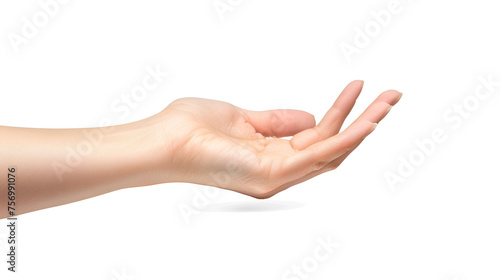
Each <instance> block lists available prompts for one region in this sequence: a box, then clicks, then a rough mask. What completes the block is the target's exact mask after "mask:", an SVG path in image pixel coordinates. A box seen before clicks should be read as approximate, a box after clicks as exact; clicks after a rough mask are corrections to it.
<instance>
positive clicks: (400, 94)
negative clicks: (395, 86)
mask: <svg viewBox="0 0 500 280" xmlns="http://www.w3.org/2000/svg"><path fill="white" fill-rule="evenodd" d="M398 92H399V98H398V100H397V101H399V99H401V97H403V93H402V92H400V91H398ZM397 101H396V102H397Z"/></svg>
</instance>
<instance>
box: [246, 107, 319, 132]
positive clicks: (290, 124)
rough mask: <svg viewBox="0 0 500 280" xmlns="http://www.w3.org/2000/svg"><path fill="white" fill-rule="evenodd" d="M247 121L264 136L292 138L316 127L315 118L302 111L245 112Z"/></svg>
mask: <svg viewBox="0 0 500 280" xmlns="http://www.w3.org/2000/svg"><path fill="white" fill-rule="evenodd" d="M244 111H245V115H246V118H247V121H248V122H249V123H250V124H251V125H252V126H253V127H254V128H255V130H256V131H257V132H258V133H260V134H262V135H264V136H276V137H284V136H292V135H294V134H296V133H299V132H301V131H303V130H305V129H308V128H312V127H314V126H315V125H316V120H315V119H314V116H313V115H311V114H309V113H307V112H304V111H300V110H290V109H278V110H269V111H248V110H244Z"/></svg>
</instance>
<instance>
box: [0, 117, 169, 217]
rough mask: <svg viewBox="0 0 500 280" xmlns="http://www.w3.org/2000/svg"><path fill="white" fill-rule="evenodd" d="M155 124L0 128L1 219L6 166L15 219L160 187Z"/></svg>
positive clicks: (145, 122)
mask: <svg viewBox="0 0 500 280" xmlns="http://www.w3.org/2000/svg"><path fill="white" fill-rule="evenodd" d="M154 126H155V124H154V123H152V122H150V121H148V120H143V121H140V122H136V123H131V124H127V125H121V126H112V127H106V128H86V129H32V128H16V127H0V135H1V136H2V137H1V138H2V141H1V146H0V154H1V157H0V178H1V179H0V180H1V181H0V186H1V187H0V218H5V217H7V197H8V190H7V188H8V182H7V181H8V178H7V172H8V168H9V167H15V169H16V171H15V176H16V188H15V193H16V197H15V200H16V207H15V209H16V214H23V213H26V212H30V211H35V210H39V209H43V208H48V207H52V206H57V205H62V204H66V203H70V202H74V201H78V200H82V199H86V198H89V197H93V196H97V195H100V194H104V193H107V192H111V191H114V190H118V189H121V188H126V187H134V186H142V185H151V184H156V183H160V182H161V178H162V175H161V174H160V173H161V172H162V171H161V170H160V168H159V167H160V166H159V162H158V157H155V156H154V151H153V149H155V148H157V147H158V145H157V144H158V143H155V142H157V141H158V140H157V139H158V138H157V137H154V135H153V134H154V133H155V132H154V131H155V128H154Z"/></svg>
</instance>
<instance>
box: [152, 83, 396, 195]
mask: <svg viewBox="0 0 500 280" xmlns="http://www.w3.org/2000/svg"><path fill="white" fill-rule="evenodd" d="M362 87H363V82H362V81H353V82H351V83H350V84H349V85H347V87H346V88H345V89H344V90H343V91H342V93H341V94H340V96H339V97H338V98H337V100H336V101H335V103H334V104H333V106H332V107H331V108H330V110H328V112H327V113H326V115H325V116H324V118H323V119H322V120H321V121H320V123H319V124H317V125H316V123H315V119H314V117H313V116H312V115H311V114H309V113H306V112H303V111H298V110H271V111H262V112H257V111H249V110H245V109H241V108H238V107H236V106H233V105H231V104H228V103H225V102H219V101H214V100H207V99H200V98H182V99H178V100H176V101H174V102H173V103H171V104H170V105H169V106H168V107H167V108H166V109H165V110H164V111H163V112H161V113H159V114H157V115H155V116H153V117H152V118H155V119H157V121H159V122H163V123H168V125H166V127H167V128H165V129H164V130H163V132H164V134H163V135H162V137H163V138H164V139H163V141H164V143H165V145H166V147H167V148H166V149H168V150H169V151H170V152H168V153H165V155H164V156H163V157H162V159H161V160H160V162H161V164H162V165H163V168H164V174H165V181H181V182H191V183H197V184H203V185H211V186H216V187H220V188H224V189H229V190H233V191H236V192H239V193H243V194H246V195H250V196H252V197H255V198H268V197H271V196H273V195H274V194H276V193H278V192H280V191H283V190H285V189H287V188H288V187H290V186H293V185H295V184H298V183H301V182H303V181H306V180H308V179H310V178H313V177H315V176H317V175H319V174H321V173H324V172H327V171H331V170H334V169H336V168H337V167H338V166H339V165H340V164H341V163H342V162H343V161H344V160H345V159H346V157H347V156H348V155H349V154H350V153H351V152H352V151H353V150H354V149H356V147H358V145H359V144H361V142H362V141H363V139H364V138H365V137H366V136H368V135H369V134H370V133H371V132H372V131H373V129H374V128H375V126H376V124H377V123H378V122H380V121H381V120H382V119H383V118H384V117H385V116H386V115H387V113H388V112H389V110H390V109H391V107H392V106H393V105H395V104H396V103H397V102H398V101H399V99H400V98H401V93H400V92H397V91H395V90H389V91H386V92H384V93H382V94H381V95H380V96H379V97H378V98H377V99H376V100H375V101H374V102H373V103H372V104H371V105H370V106H369V107H368V108H367V109H366V111H365V112H364V113H363V114H361V116H359V118H358V119H357V120H356V121H354V122H353V123H352V124H351V125H350V126H349V127H347V128H346V129H345V130H344V131H342V132H339V131H340V129H341V127H342V124H343V122H344V120H345V119H346V117H347V116H348V114H349V113H350V111H351V109H352V107H353V106H354V103H355V101H356V99H357V97H358V96H359V94H360V92H361V89H362ZM284 136H293V137H292V138H291V139H290V140H287V139H282V138H279V137H284Z"/></svg>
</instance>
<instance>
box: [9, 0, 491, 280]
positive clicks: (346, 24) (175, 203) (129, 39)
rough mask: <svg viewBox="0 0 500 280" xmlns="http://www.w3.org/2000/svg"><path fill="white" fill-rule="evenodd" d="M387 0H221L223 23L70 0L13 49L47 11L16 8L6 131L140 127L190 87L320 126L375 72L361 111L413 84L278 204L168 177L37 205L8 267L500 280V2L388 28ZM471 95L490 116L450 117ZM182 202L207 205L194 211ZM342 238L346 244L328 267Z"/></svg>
mask: <svg viewBox="0 0 500 280" xmlns="http://www.w3.org/2000/svg"><path fill="white" fill-rule="evenodd" d="M46 2H47V0H41V3H46ZM390 2H391V1H390V0H376V1H373V0H371V1H368V0H366V1H326V0H324V1H285V0H281V1H262V0H261V1H256V0H242V1H240V2H237V1H229V2H226V0H224V1H222V2H221V3H230V4H232V5H233V7H232V9H231V10H230V11H227V12H225V13H224V14H223V15H222V17H220V15H219V14H218V12H217V11H216V9H215V8H214V6H213V3H214V2H213V1H212V0H206V1H89V0H87V1H78V0H71V1H69V2H68V3H67V4H64V5H59V10H58V11H57V12H55V13H54V14H53V16H52V17H50V18H49V20H48V22H47V24H46V25H45V26H42V27H39V28H37V29H38V31H37V32H36V33H35V35H34V36H33V37H32V38H28V39H26V41H24V43H22V44H21V45H19V46H17V47H16V46H15V45H13V44H12V42H11V39H10V38H12V36H14V35H13V34H16V35H17V36H22V29H23V26H24V25H25V22H24V21H23V18H24V17H26V18H27V19H28V20H29V21H30V22H33V16H34V15H38V14H39V13H40V12H42V13H43V11H44V10H43V9H42V8H41V6H40V4H39V2H37V1H2V2H1V3H0V34H1V37H0V38H1V39H0V95H1V99H0V100H1V101H0V120H1V121H0V124H1V125H8V126H23V127H50V128H68V127H93V126H99V124H100V121H102V120H103V119H110V120H112V122H113V123H114V124H118V123H127V122H130V121H134V120H139V119H142V118H145V117H148V116H150V115H153V114H155V113H157V112H159V111H160V110H162V109H163V108H164V107H165V106H167V105H168V104H169V103H170V102H171V101H173V100H175V99H176V98H179V97H186V96H196V97H203V98H210V99H218V100H223V101H227V102H230V103H233V104H235V105H237V106H239V107H243V108H247V109H254V110H266V109H273V108H294V109H302V110H306V111H308V112H310V113H312V114H314V115H315V116H316V119H317V120H319V119H320V118H321V117H322V116H323V114H324V113H325V112H326V110H327V109H328V108H329V107H330V105H331V104H332V103H333V101H334V100H335V98H336V96H337V95H338V94H339V93H340V91H341V90H342V89H343V87H344V86H345V85H346V84H347V83H348V82H350V81H351V80H354V79H363V80H365V89H364V91H363V93H362V95H361V96H360V99H359V101H358V103H357V105H356V107H355V109H354V110H353V115H352V116H351V117H350V118H349V120H350V121H352V120H353V119H354V117H355V116H356V115H358V114H359V113H361V112H362V110H363V109H364V108H365V107H366V106H367V105H368V104H369V103H370V102H371V101H372V100H373V99H374V98H375V97H376V96H377V95H378V94H379V93H381V92H382V91H384V90H387V89H397V90H400V91H401V92H403V93H404V96H403V99H402V100H401V102H400V103H399V104H398V105H397V106H396V107H394V108H393V110H392V112H391V114H390V115H389V117H388V118H387V119H386V120H384V121H383V122H382V123H381V124H380V125H379V126H378V128H377V130H376V131H375V132H374V133H373V134H372V135H371V136H370V137H369V138H368V139H367V140H366V141H365V142H364V143H363V145H362V146H360V148H359V149H358V150H357V151H356V152H355V153H353V154H352V155H351V156H350V158H349V159H348V160H346V161H345V162H344V164H343V165H342V166H341V167H340V168H339V169H337V170H335V171H333V172H331V173H328V174H324V175H322V176H320V177H317V178H314V179H312V180H310V181H308V182H305V183H302V184H300V185H298V186H295V187H293V188H291V189H289V190H286V191H285V192H283V193H280V194H278V195H276V196H275V197H272V198H271V199H269V200H263V201H257V200H254V199H252V198H249V197H245V196H243V195H239V194H236V193H230V192H226V191H220V192H218V193H217V194H216V195H214V196H210V197H209V198H208V199H206V200H204V199H203V198H200V196H204V197H205V195H204V192H206V191H207V190H209V191H213V190H212V189H208V188H207V187H203V186H197V185H190V184H168V185H157V186H149V187H142V188H135V189H128V190H124V191H118V192H114V193H110V194H106V195H103V196H100V197H97V198H93V199H89V200H85V201H81V202H77V203H72V204H70V205H66V206H61V207H55V208H51V209H47V210H42V211H38V212H34V213H30V214H26V215H22V216H21V217H20V220H19V223H20V226H19V233H18V237H19V242H20V245H19V251H18V255H19V267H18V269H19V273H17V274H16V275H14V274H12V273H7V271H6V267H7V265H6V263H4V262H3V261H2V265H0V275H1V276H0V278H1V279H116V280H121V279H138V280H140V279H301V278H300V277H298V276H295V278H293V276H292V274H290V275H288V278H283V277H284V275H285V274H286V273H287V271H289V270H290V269H291V268H292V266H294V265H298V266H303V265H305V266H306V268H305V269H307V270H308V271H309V272H307V275H305V276H307V277H308V279H386V280H388V279H408V280H416V279H439V280H446V279H450V280H453V279H455V280H456V279H460V280H466V279H470V280H472V279H483V280H486V279H500V270H499V269H498V265H499V263H500V203H499V201H500V190H499V187H500V184H499V181H500V180H499V179H498V172H499V167H500V165H499V161H498V157H499V156H500V149H499V146H498V143H500V135H499V133H498V129H499V120H500V111H499V110H498V106H499V105H500V96H499V95H500V87H498V86H497V87H495V88H494V92H493V93H492V94H491V95H490V96H489V97H488V98H484V100H480V101H478V102H477V104H474V100H476V101H477V99H474V92H475V89H476V88H477V87H478V86H480V85H481V83H480V81H479V79H480V77H485V78H486V77H488V76H489V75H491V77H492V79H493V80H495V81H500V69H499V62H500V52H499V50H500V40H499V36H498V27H499V26H500V17H499V10H500V9H499V6H498V5H497V2H496V1H492V0H491V1H486V0H482V1H479V0H478V1H429V0H427V1H425V0H421V1H410V0H401V1H400V2H399V8H398V11H399V12H398V13H393V14H392V15H391V18H390V20H388V22H386V23H387V24H385V25H386V26H382V27H380V24H378V25H377V26H379V27H380V30H376V26H375V25H371V24H373V23H372V22H373V21H374V16H373V13H379V12H380V11H381V10H387V9H388V8H387V7H388V4H389V3H390ZM221 5H223V4H221ZM37 13H38V14H37ZM42 17H43V15H42ZM41 19H43V18H41ZM367 25H368V26H369V27H370V28H373V29H372V30H371V31H372V33H371V35H373V36H371V37H370V41H369V42H368V43H367V44H365V45H366V46H362V47H361V48H359V51H358V53H356V54H353V55H352V56H350V58H351V61H350V62H348V59H347V58H346V56H345V55H344V53H343V52H342V49H341V47H340V46H341V44H342V42H344V43H346V44H350V45H353V46H355V36H357V31H356V28H359V29H361V30H364V29H365V27H366V26H367ZM358 35H359V34H358ZM358 43H359V42H358ZM358 45H359V44H358ZM359 46H360V45H359ZM16 49H18V52H16ZM156 65H159V67H160V68H161V69H162V70H165V71H169V73H170V75H169V77H168V78H166V79H164V81H163V82H162V83H161V84H160V86H159V87H158V88H157V89H156V90H153V91H151V92H149V93H148V96H147V98H145V99H144V100H143V101H141V102H138V106H137V107H136V108H133V109H131V110H130V114H129V115H128V116H127V117H124V116H123V115H121V114H118V113H116V112H114V111H113V110H112V109H111V104H112V103H113V102H115V101H116V100H120V96H121V95H122V94H125V95H130V94H131V90H132V89H133V88H134V86H136V85H140V83H141V81H142V79H143V78H144V77H145V76H146V75H147V71H146V68H147V67H154V66H156ZM486 92H487V91H486V90H484V89H483V93H486ZM464 100H468V102H470V103H469V105H468V106H469V108H472V107H474V109H473V110H471V111H470V112H467V113H468V114H469V115H468V117H467V118H459V119H460V120H461V123H460V124H458V120H457V116H458V115H457V114H455V113H450V111H449V110H453V108H454V104H462V103H463V102H464ZM473 105H474V106H473ZM471 106H472V107H471ZM443 114H451V115H450V116H454V121H450V120H448V121H447V120H446V119H444V118H443ZM435 129H442V130H443V131H444V133H445V136H446V141H445V142H444V143H439V144H436V147H435V149H434V150H433V151H431V152H430V153H429V155H426V156H425V158H424V159H421V158H420V161H421V162H418V166H416V167H415V170H414V172H413V173H412V174H411V175H409V176H406V177H405V181H404V182H403V183H398V184H397V185H396V186H395V187H393V188H391V187H390V186H389V184H388V183H387V181H386V179H385V177H384V174H387V172H392V173H393V174H398V166H399V165H400V164H401V163H400V162H401V159H402V158H403V159H409V158H410V156H411V155H412V154H413V155H414V156H415V155H417V156H418V154H419V153H420V155H422V153H421V152H418V151H419V150H418V146H417V145H416V144H415V141H416V140H422V139H425V138H429V137H431V135H432V132H433V130H435ZM1 138H2V136H1V135H0V139H1ZM0 141H1V140H0ZM0 143H1V142H0ZM417 158H418V157H417ZM406 175H408V174H406ZM208 194H212V192H209V193H208ZM193 200H195V201H198V203H197V204H196V203H195V204H194V205H193ZM199 201H202V202H203V203H200V202H199ZM200 204H201V206H200ZM186 207H198V210H199V212H197V213H198V214H195V215H193V216H190V218H189V219H188V220H186V219H184V218H183V216H182V214H181V211H180V208H186ZM187 221H189V222H190V223H189V224H188V223H187ZM3 224H4V221H2V226H1V228H0V235H1V236H0V243H1V244H0V250H1V254H2V255H3V256H5V254H6V241H5V239H4V237H5V235H6V227H5V226H4V225H3ZM327 238H331V239H332V240H334V241H335V242H338V244H339V247H338V248H336V249H335V250H334V252H333V253H332V254H331V255H328V258H327V259H326V260H322V261H316V260H313V259H312V258H313V257H314V252H315V250H316V248H318V246H319V243H318V241H317V240H318V239H327ZM0 259H1V260H4V257H0ZM314 264H317V266H314ZM302 269H304V268H302ZM302 278H304V277H302Z"/></svg>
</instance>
